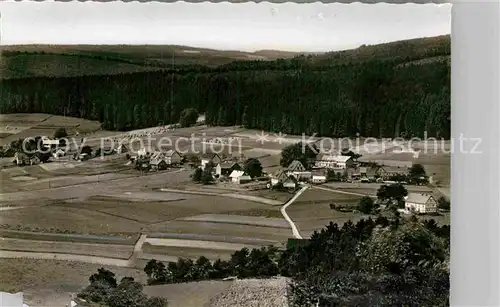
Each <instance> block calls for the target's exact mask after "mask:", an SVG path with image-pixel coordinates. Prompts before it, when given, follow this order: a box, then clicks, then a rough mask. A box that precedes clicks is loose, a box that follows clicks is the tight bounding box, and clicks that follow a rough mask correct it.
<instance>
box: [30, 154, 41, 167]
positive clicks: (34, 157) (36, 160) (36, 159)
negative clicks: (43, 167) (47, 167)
mask: <svg viewBox="0 0 500 307" xmlns="http://www.w3.org/2000/svg"><path fill="white" fill-rule="evenodd" d="M40 162H41V160H40V158H39V157H38V155H32V156H31V157H30V165H36V164H40Z"/></svg>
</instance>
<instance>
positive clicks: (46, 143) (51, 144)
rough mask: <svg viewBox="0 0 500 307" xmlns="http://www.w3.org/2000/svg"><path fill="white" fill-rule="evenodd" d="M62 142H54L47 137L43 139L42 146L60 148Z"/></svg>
mask: <svg viewBox="0 0 500 307" xmlns="http://www.w3.org/2000/svg"><path fill="white" fill-rule="evenodd" d="M59 144H60V140H52V139H49V138H47V137H45V138H42V145H43V146H44V147H46V148H52V147H55V146H59Z"/></svg>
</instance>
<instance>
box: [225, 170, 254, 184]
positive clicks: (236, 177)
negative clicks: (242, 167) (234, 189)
mask: <svg viewBox="0 0 500 307" xmlns="http://www.w3.org/2000/svg"><path fill="white" fill-rule="evenodd" d="M229 178H231V182H233V183H237V184H241V183H245V182H250V181H252V177H250V176H248V175H247V174H245V172H244V171H238V170H234V171H232V172H231V174H229Z"/></svg>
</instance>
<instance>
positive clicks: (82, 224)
mask: <svg viewBox="0 0 500 307" xmlns="http://www.w3.org/2000/svg"><path fill="white" fill-rule="evenodd" d="M0 221H1V224H3V225H9V228H11V229H16V227H18V225H21V226H22V228H23V229H25V230H27V229H31V230H32V231H41V232H45V231H47V232H61V233H64V232H70V233H81V234H111V233H120V234H136V233H138V232H139V231H140V230H141V228H142V227H143V225H142V224H140V223H138V222H136V221H133V220H131V219H127V218H120V217H118V216H116V215H112V214H107V213H101V212H97V211H94V210H87V209H84V208H71V207H64V206H54V205H51V206H39V207H29V208H22V209H18V210H9V211H2V212H0ZM51 229H52V231H51Z"/></svg>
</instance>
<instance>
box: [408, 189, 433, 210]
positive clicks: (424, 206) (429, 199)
mask: <svg viewBox="0 0 500 307" xmlns="http://www.w3.org/2000/svg"><path fill="white" fill-rule="evenodd" d="M405 210H406V211H409V212H416V213H434V212H437V201H436V199H435V198H434V197H433V196H432V195H430V194H425V193H409V194H408V196H406V197H405Z"/></svg>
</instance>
